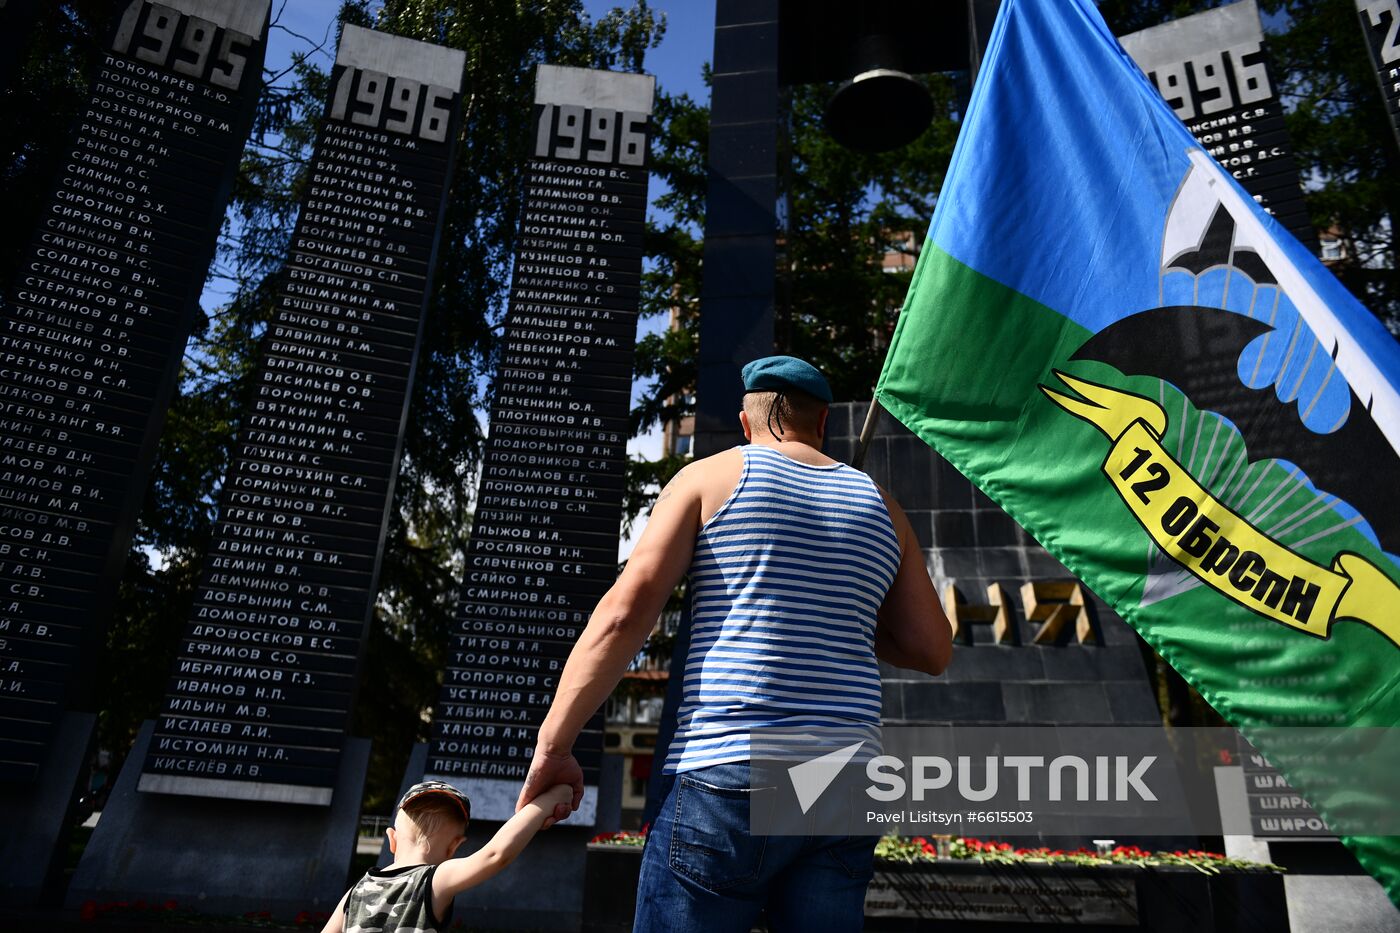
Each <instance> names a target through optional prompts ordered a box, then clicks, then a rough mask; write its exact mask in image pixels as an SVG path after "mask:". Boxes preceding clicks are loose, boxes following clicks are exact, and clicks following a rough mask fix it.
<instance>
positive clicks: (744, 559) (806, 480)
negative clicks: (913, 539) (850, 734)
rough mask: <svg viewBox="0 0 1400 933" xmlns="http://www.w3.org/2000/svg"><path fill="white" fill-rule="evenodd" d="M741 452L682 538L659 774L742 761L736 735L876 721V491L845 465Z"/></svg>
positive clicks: (886, 578)
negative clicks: (688, 550) (704, 515)
mask: <svg viewBox="0 0 1400 933" xmlns="http://www.w3.org/2000/svg"><path fill="white" fill-rule="evenodd" d="M742 449H743V452H744V468H743V472H742V473H741V474H740V477H739V483H738V485H737V486H736V487H735V488H734V492H733V493H731V494H730V496H729V498H728V499H727V500H725V502H724V504H723V505H722V506H720V508H719V511H717V512H716V513H715V514H714V517H712V518H711V519H710V520H709V521H708V522H706V523H705V525H704V527H702V528H701V529H700V535H699V537H698V538H697V539H696V542H695V558H694V560H693V562H692V563H691V566H690V588H691V632H690V652H689V654H688V655H687V657H686V665H685V675H684V679H683V680H682V683H681V689H682V695H681V703H680V707H679V710H678V712H677V723H676V735H675V738H674V739H673V740H672V743H671V749H670V753H669V754H668V755H667V757H666V764H665V766H664V769H663V770H664V772H665V773H667V774H675V773H677V772H681V771H693V770H695V769H696V768H704V767H708V766H710V765H717V764H725V763H728V762H734V761H747V760H749V730H751V729H756V728H794V729H812V730H815V731H818V732H824V731H826V730H846V729H851V728H856V729H858V730H869V729H873V728H878V726H879V723H880V708H881V707H880V671H879V667H878V666H877V664H876V661H875V624H876V613H877V612H878V611H879V608H880V604H881V603H882V602H884V599H885V593H886V592H887V591H888V590H889V588H890V584H891V582H892V581H893V580H894V576H895V572H896V570H897V569H898V568H899V557H900V551H899V539H898V537H897V536H896V535H895V531H894V526H893V525H892V524H891V522H890V515H889V511H888V510H887V509H886V508H885V502H884V499H883V498H882V497H881V496H880V491H879V489H877V488H876V486H875V484H874V483H873V482H872V481H871V479H870V477H868V476H866V475H865V474H864V473H862V472H860V471H859V470H856V469H853V468H852V467H849V466H846V465H845V464H832V465H829V466H809V465H807V464H804V463H798V462H797V461H796V460H792V459H790V458H788V457H786V456H784V455H783V454H781V453H779V452H778V451H776V450H774V449H772V448H770V447H764V446H762V445H758V444H750V445H748V446H746V447H744V448H742Z"/></svg>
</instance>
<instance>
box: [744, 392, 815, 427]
mask: <svg viewBox="0 0 1400 933" xmlns="http://www.w3.org/2000/svg"><path fill="white" fill-rule="evenodd" d="M826 409H827V404H826V402H823V401H822V400H821V399H819V398H817V397H816V396H815V395H809V394H807V393H806V392H803V391H801V390H800V389H783V390H782V391H781V392H780V391H778V390H776V389H758V390H755V391H752V392H745V393H744V411H745V412H746V413H747V414H748V416H749V428H750V429H751V430H756V431H766V432H767V433H769V434H771V435H773V436H774V437H782V436H783V435H784V434H786V433H788V432H789V431H798V432H801V433H804V434H815V433H816V431H817V428H818V426H819V425H820V424H821V417H822V412H824V411H826Z"/></svg>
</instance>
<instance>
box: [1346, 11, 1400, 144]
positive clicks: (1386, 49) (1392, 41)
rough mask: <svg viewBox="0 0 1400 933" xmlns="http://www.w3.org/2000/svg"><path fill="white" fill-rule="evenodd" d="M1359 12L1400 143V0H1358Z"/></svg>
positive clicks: (1384, 98) (1397, 141)
mask: <svg viewBox="0 0 1400 933" xmlns="http://www.w3.org/2000/svg"><path fill="white" fill-rule="evenodd" d="M1356 12H1357V13H1359V14H1360V15H1361V28H1362V30H1363V31H1364V32H1365V33H1366V47H1367V48H1369V49H1370V50H1371V62H1372V64H1374V65H1375V66H1376V79H1377V80H1378V81H1380V85H1381V99H1382V100H1384V101H1385V109H1386V113H1388V114H1390V128H1391V129H1393V130H1394V131H1395V142H1396V144H1397V145H1400V0H1356Z"/></svg>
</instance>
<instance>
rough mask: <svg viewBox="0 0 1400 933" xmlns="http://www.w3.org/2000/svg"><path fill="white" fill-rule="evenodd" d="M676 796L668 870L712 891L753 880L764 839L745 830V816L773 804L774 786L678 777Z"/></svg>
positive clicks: (761, 856)
mask: <svg viewBox="0 0 1400 933" xmlns="http://www.w3.org/2000/svg"><path fill="white" fill-rule="evenodd" d="M675 796H676V803H675V816H674V825H673V827H672V832H671V849H670V853H669V856H670V857H669V861H670V864H671V869H672V870H673V871H675V872H676V873H677V874H680V875H682V876H684V877H686V878H689V879H690V880H691V881H694V882H695V883H696V884H698V885H700V886H701V887H702V888H705V889H706V890H708V891H713V892H715V893H720V892H722V891H726V890H729V889H731V888H735V887H737V886H739V885H742V884H746V883H750V882H753V881H757V880H758V878H759V875H760V873H761V872H762V870H763V851H764V848H765V847H766V845H767V842H768V839H767V837H766V836H754V835H753V834H752V833H750V832H749V814H750V809H751V807H753V806H771V805H772V797H773V788H771V787H761V788H757V789H752V790H751V789H749V788H747V787H718V786H716V785H714V784H708V783H706V782H704V781H702V780H699V779H697V778H693V777H688V776H686V775H681V776H680V779H679V781H678V782H677V784H676V790H675Z"/></svg>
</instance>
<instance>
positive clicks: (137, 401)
mask: <svg viewBox="0 0 1400 933" xmlns="http://www.w3.org/2000/svg"><path fill="white" fill-rule="evenodd" d="M267 9H268V4H267V2H266V0H264V2H262V3H246V4H240V3H236V2H234V0H185V2H182V3H177V4H175V5H174V7H171V6H167V5H161V4H154V3H147V2H143V0H137V2H132V3H130V4H128V5H125V7H124V10H123V12H122V15H121V17H120V18H119V20H118V24H117V27H116V31H115V35H114V36H113V37H112V38H111V39H110V40H109V43H108V48H109V49H110V51H108V52H107V53H106V55H105V56H104V57H103V59H102V63H101V66H100V68H99V70H98V73H97V77H96V81H95V83H94V85H93V89H92V96H91V98H90V99H89V102H88V104H87V106H86V107H85V108H84V110H83V112H82V114H81V116H80V117H79V119H78V121H77V126H76V128H75V129H76V134H75V138H74V141H73V146H72V149H71V150H70V151H69V154H68V156H67V158H66V159H64V160H63V162H62V163H61V164H60V165H58V166H56V168H57V179H56V183H55V186H54V191H53V194H52V195H51V197H50V199H49V201H48V202H47V206H46V207H45V208H44V210H43V211H42V213H41V214H40V220H39V225H38V229H37V230H36V231H35V233H34V239H33V241H32V243H31V244H30V247H29V251H28V253H27V255H26V256H25V258H24V260H23V262H22V263H21V265H20V267H19V272H18V274H17V276H16V278H15V281H14V282H12V283H10V287H9V288H8V290H7V293H6V299H5V301H4V304H3V307H0V361H2V362H3V364H4V365H3V368H0V586H3V587H4V588H5V592H6V594H7V596H8V598H7V599H6V600H5V601H4V603H3V605H0V635H3V636H4V637H3V641H2V642H0V661H3V664H4V675H3V677H0V781H27V780H33V779H34V778H35V777H36V776H37V773H38V772H37V768H38V762H39V761H40V760H42V758H43V756H44V754H45V747H46V744H47V740H48V737H49V735H50V734H51V732H52V727H53V725H54V723H55V722H56V721H57V719H58V717H59V715H60V714H61V713H62V711H63V709H64V708H65V707H66V706H67V707H77V708H79V709H81V708H84V706H85V704H86V703H87V702H88V699H89V697H88V693H89V690H88V686H89V684H90V683H91V681H92V679H93V678H92V673H93V670H92V665H93V663H94V658H93V655H94V652H95V651H96V650H97V648H98V646H100V644H101V640H102V634H103V631H104V629H105V627H106V623H107V621H108V619H109V616H110V614H111V610H112V604H113V602H114V601H115V598H116V591H117V583H118V581H119V580H120V578H121V573H122V568H123V566H124V565H125V563H126V556H127V550H128V548H129V547H130V544H131V535H132V532H133V529H134V527H135V523H136V516H137V513H138V512H139V510H140V506H141V503H142V501H143V498H144V495H143V494H144V491H145V488H146V484H147V482H148V481H149V475H148V474H149V470H150V466H151V462H152V460H153V458H154V456H155V445H156V440H157V437H158V435H159V432H160V427H161V424H162V423H163V421H164V420H165V410H166V408H167V406H168V405H169V402H170V397H171V394H172V392H173V391H174V388H175V381H176V378H177V376H178V374H179V368H180V362H181V359H182V357H183V354H184V349H185V342H186V341H187V340H188V339H189V334H190V330H191V327H192V325H193V321H194V313H195V310H196V309H197V308H198V306H199V294H200V291H201V290H202V288H203V286H204V275H205V272H206V270H207V269H208V267H209V260H210V258H211V257H212V255H213V250H214V241H215V237H216V235H217V234H218V230H219V224H220V223H221V221H222V219H223V213H224V207H225V205H226V204H227V201H228V195H229V191H230V188H231V185H232V182H233V174H234V171H235V170H236V168H237V165H238V157H239V155H240V153H241V152H242V150H243V142H244V139H245V137H246V136H247V132H248V128H249V125H250V121H251V119H252V111H253V106H254V103H255V101H256V97H257V89H258V75H259V71H260V68H261V64H262V55H263V48H264V46H265V44H266V20H267Z"/></svg>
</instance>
